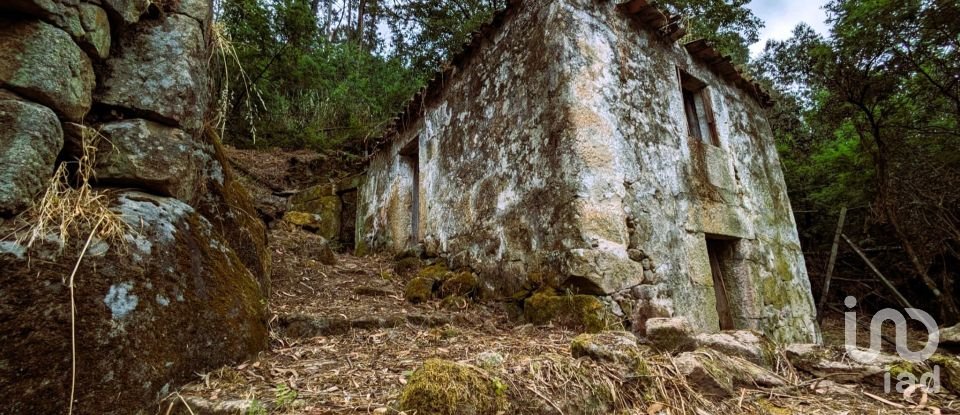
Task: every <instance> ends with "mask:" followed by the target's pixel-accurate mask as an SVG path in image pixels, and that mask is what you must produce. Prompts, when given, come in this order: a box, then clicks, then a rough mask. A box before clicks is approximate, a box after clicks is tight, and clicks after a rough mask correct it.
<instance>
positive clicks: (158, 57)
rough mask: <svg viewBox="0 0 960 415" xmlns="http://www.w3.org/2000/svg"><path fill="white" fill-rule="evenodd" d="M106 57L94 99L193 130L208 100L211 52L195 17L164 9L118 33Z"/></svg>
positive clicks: (202, 117) (201, 120)
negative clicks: (158, 16) (157, 15)
mask: <svg viewBox="0 0 960 415" xmlns="http://www.w3.org/2000/svg"><path fill="white" fill-rule="evenodd" d="M116 51H117V53H115V54H114V55H113V56H111V57H110V59H108V60H107V61H106V64H105V68H104V72H103V74H102V82H101V84H100V85H99V88H98V89H97V94H96V100H97V102H99V103H101V104H104V105H108V106H111V107H122V108H125V109H128V110H132V111H134V112H136V113H139V114H143V115H144V116H145V117H147V118H150V119H152V120H154V121H160V122H163V123H164V124H168V125H171V126H176V127H180V128H182V129H185V130H187V131H188V132H190V133H192V134H193V133H197V132H199V131H200V128H201V126H202V125H203V120H204V115H205V112H206V109H207V107H208V104H209V101H210V85H209V76H208V74H207V66H208V62H209V56H208V53H209V52H208V51H207V44H206V42H205V40H204V31H203V28H202V27H201V25H200V23H199V22H197V21H196V20H195V19H193V18H191V17H189V16H185V15H181V14H167V15H165V17H163V18H162V19H160V20H151V21H144V22H141V23H140V24H139V25H137V27H136V30H135V32H132V33H130V34H129V35H127V36H124V37H123V38H121V39H120V42H119V47H118V48H117V49H116Z"/></svg>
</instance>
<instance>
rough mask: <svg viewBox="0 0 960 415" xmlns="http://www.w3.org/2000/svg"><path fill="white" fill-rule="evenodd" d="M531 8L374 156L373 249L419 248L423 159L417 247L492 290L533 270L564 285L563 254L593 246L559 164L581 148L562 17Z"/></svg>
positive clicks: (363, 241)
mask: <svg viewBox="0 0 960 415" xmlns="http://www.w3.org/2000/svg"><path fill="white" fill-rule="evenodd" d="M527 3H528V6H527V7H523V8H521V9H520V10H518V11H517V13H516V14H511V15H509V16H507V17H506V19H507V21H506V22H505V23H504V25H503V27H502V30H499V31H497V32H496V33H495V34H493V35H491V36H489V37H487V38H485V39H484V40H483V41H482V47H481V48H479V49H478V51H477V53H476V55H475V56H473V57H472V58H471V59H470V60H469V61H468V62H467V63H465V64H464V67H465V68H466V69H464V70H460V71H455V72H454V73H453V74H452V76H451V77H449V78H448V79H445V80H444V85H445V86H444V89H443V93H442V94H441V96H440V97H439V98H438V99H437V100H436V101H434V102H432V103H431V104H430V105H429V106H428V108H427V109H426V114H425V116H423V117H422V118H421V119H419V120H418V121H416V123H415V124H413V125H409V126H407V127H406V128H405V130H404V131H403V132H402V133H401V134H399V135H398V136H396V137H395V138H394V141H393V142H392V143H391V144H390V145H389V146H388V147H386V148H384V149H383V150H382V151H381V152H380V153H378V154H377V155H375V156H374V159H373V161H372V162H371V163H370V167H369V169H368V176H367V179H366V183H365V184H364V186H363V188H362V189H361V195H360V202H359V204H360V207H359V213H358V231H357V232H358V233H357V234H358V238H357V239H358V244H359V245H360V246H359V248H360V250H361V251H364V250H374V251H376V250H390V251H401V250H403V249H405V248H406V247H408V246H409V245H410V241H411V240H412V239H411V238H412V236H411V232H412V229H413V227H412V225H411V220H412V218H413V214H412V208H411V203H412V199H413V194H412V189H413V188H414V184H413V183H414V174H413V173H414V170H413V165H412V164H411V161H412V160H414V159H417V160H418V162H419V168H420V172H419V180H420V186H419V193H420V194H419V195H418V196H419V200H421V201H424V203H421V204H420V206H419V209H420V212H418V216H419V218H420V224H419V225H420V226H419V228H420V235H418V236H417V238H416V239H417V240H418V241H420V240H423V241H425V246H426V248H427V251H428V252H430V253H432V254H438V255H442V256H444V257H447V258H449V259H450V260H451V262H452V266H454V267H458V266H470V267H472V268H474V269H475V270H476V271H479V272H480V273H482V274H484V275H485V276H486V278H485V283H486V284H487V288H488V289H490V290H495V289H496V290H501V291H504V292H509V291H513V290H517V289H519V288H520V286H521V285H523V284H524V283H525V282H526V276H527V275H529V274H537V275H539V276H540V277H538V278H554V279H556V277H557V276H559V270H560V260H561V259H562V258H561V257H560V256H559V255H560V254H562V253H564V252H566V251H567V250H569V249H571V248H575V247H580V246H585V242H584V241H583V240H582V239H581V238H580V237H579V231H578V229H577V228H576V227H575V218H574V217H573V215H574V211H573V209H572V207H571V206H570V204H569V202H570V201H572V200H573V199H574V198H575V197H576V196H575V194H574V193H573V191H572V190H573V189H572V187H571V185H570V183H571V182H572V180H573V179H574V178H573V177H570V176H569V175H568V173H569V172H568V171H567V170H565V169H562V168H559V166H560V165H561V164H563V163H565V162H566V161H565V160H567V159H568V158H569V157H570V154H571V153H572V148H570V147H569V142H566V141H564V140H563V135H564V130H565V129H566V114H565V111H564V107H563V106H562V105H561V100H560V95H561V93H562V91H563V87H564V84H563V82H562V80H561V79H559V78H557V73H556V71H555V67H554V66H553V65H552V61H553V60H554V59H556V52H557V51H559V50H560V48H561V45H559V44H557V43H556V42H555V41H554V39H551V38H550V37H549V36H547V32H546V31H545V27H548V26H550V24H549V23H547V20H550V19H555V18H556V17H555V16H550V15H548V14H547V11H548V10H547V9H546V8H544V7H543V5H544V4H546V3H549V2H547V1H531V2H527ZM400 153H404V155H401V154H400Z"/></svg>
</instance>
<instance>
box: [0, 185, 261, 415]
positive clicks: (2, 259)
mask: <svg viewBox="0 0 960 415" xmlns="http://www.w3.org/2000/svg"><path fill="white" fill-rule="evenodd" d="M114 209H115V211H116V212H118V213H119V214H120V215H122V219H123V220H124V221H125V222H126V223H127V224H128V225H130V230H129V231H128V232H127V233H126V234H125V235H124V240H123V241H122V242H117V241H96V242H95V243H92V244H91V249H89V250H88V251H87V252H86V255H85V256H84V257H83V260H82V261H81V263H80V267H79V269H78V271H77V274H76V279H75V280H76V286H75V290H76V291H75V294H76V295H75V304H76V316H77V320H76V324H77V325H76V335H77V342H76V344H77V350H76V352H77V356H78V358H79V359H78V360H77V373H78V374H79V376H78V377H77V381H78V384H77V388H76V391H77V396H76V398H77V403H76V406H75V408H74V410H75V412H77V413H85V414H86V413H91V414H94V413H96V414H108V413H109V414H119V413H138V411H139V410H141V409H144V408H148V407H151V406H152V405H154V403H155V402H156V401H157V400H158V399H161V398H163V397H165V396H167V395H168V394H169V393H170V392H171V391H173V390H176V388H177V387H179V386H180V385H182V384H183V383H185V382H187V381H189V380H192V379H194V378H195V377H196V375H195V374H196V373H202V372H206V371H208V370H211V369H214V368H217V367H220V366H223V365H231V364H236V363H239V362H241V361H243V360H245V359H247V358H249V357H251V356H254V355H256V353H257V352H259V351H261V350H263V349H264V348H266V346H267V342H268V336H267V318H268V317H267V308H266V299H265V297H264V296H263V293H262V291H261V289H260V287H259V285H258V283H257V280H256V278H255V277H254V275H253V274H252V273H251V272H250V271H249V270H248V269H247V268H246V267H245V266H244V264H243V263H242V262H241V261H240V259H239V258H238V256H237V254H236V253H235V251H234V250H232V249H231V248H230V247H229V245H228V244H227V241H226V240H225V239H224V238H223V236H222V235H220V234H219V233H217V231H216V228H215V227H214V226H213V225H212V224H211V223H210V222H209V221H208V220H206V219H205V218H204V217H203V216H202V215H200V214H199V213H198V212H197V211H196V210H194V209H193V208H192V207H190V206H189V205H187V204H186V203H183V202H181V201H178V200H175V199H169V198H163V197H157V196H152V195H148V194H144V193H137V192H125V193H121V194H119V195H118V196H117V199H116V202H115V207H114ZM81 242H82V241H80V240H75V242H73V243H71V244H70V245H69V246H68V247H67V249H66V253H65V254H64V255H62V256H60V255H57V254H55V252H57V251H58V250H57V249H56V247H52V249H46V248H51V247H48V246H35V247H34V251H29V252H30V254H31V255H36V257H35V258H34V259H33V260H32V261H29V262H28V257H27V256H24V258H17V256H16V255H6V254H0V269H3V272H0V286H2V287H4V288H3V290H0V337H2V338H3V339H4V342H3V344H2V345H0V356H2V357H0V379H7V380H12V381H11V383H9V384H7V385H5V386H4V387H3V389H4V391H3V394H4V396H16V397H17V399H16V400H14V401H10V400H8V401H7V402H5V405H6V407H5V410H6V411H7V412H10V413H61V412H64V411H65V410H66V405H67V402H68V400H69V393H70V390H69V389H70V373H71V347H70V341H69V339H70V333H71V325H70V315H71V303H70V295H69V289H68V286H67V283H66V282H65V281H64V277H65V275H69V271H67V274H64V270H70V269H72V268H73V267H74V265H75V264H76V262H77V253H79V252H80V249H81V246H80V245H81ZM40 258H43V259H42V260H40ZM105 396H110V397H113V398H111V399H104V397H105ZM148 412H154V411H152V410H150V411H148Z"/></svg>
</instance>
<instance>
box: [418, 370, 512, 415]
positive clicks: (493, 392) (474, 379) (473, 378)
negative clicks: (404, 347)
mask: <svg viewBox="0 0 960 415" xmlns="http://www.w3.org/2000/svg"><path fill="white" fill-rule="evenodd" d="M505 389H506V386H505V385H504V384H503V383H502V382H500V381H498V380H497V379H488V378H487V377H486V376H484V375H483V374H482V373H481V372H480V371H479V370H477V369H475V368H473V367H470V366H467V365H462V364H458V363H454V362H450V361H446V360H438V359H433V360H428V361H426V362H424V364H423V367H422V368H420V370H417V371H416V372H415V373H414V374H413V375H412V376H411V377H410V380H409V382H408V383H407V386H406V387H405V388H403V391H402V392H401V394H400V402H399V406H400V409H401V410H403V411H406V412H407V413H417V414H436V415H460V414H463V415H482V414H497V413H506V412H505V411H506V409H507V400H506V393H505V392H506V391H505Z"/></svg>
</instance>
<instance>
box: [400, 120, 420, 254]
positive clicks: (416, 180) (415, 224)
mask: <svg viewBox="0 0 960 415" xmlns="http://www.w3.org/2000/svg"><path fill="white" fill-rule="evenodd" d="M400 157H401V161H402V162H404V163H406V164H407V165H408V166H409V168H410V170H411V171H412V172H413V183H412V184H411V186H410V227H411V228H410V244H411V245H415V244H417V243H418V242H420V138H419V137H416V138H414V139H413V140H412V141H410V143H409V144H407V145H406V146H405V147H404V148H403V150H401V151H400Z"/></svg>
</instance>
